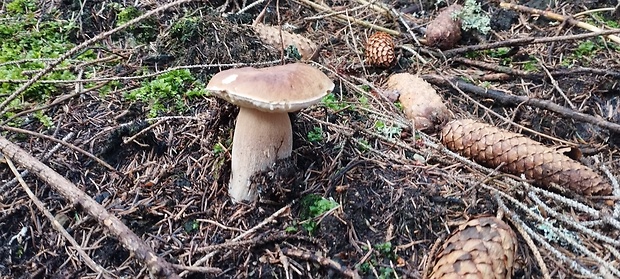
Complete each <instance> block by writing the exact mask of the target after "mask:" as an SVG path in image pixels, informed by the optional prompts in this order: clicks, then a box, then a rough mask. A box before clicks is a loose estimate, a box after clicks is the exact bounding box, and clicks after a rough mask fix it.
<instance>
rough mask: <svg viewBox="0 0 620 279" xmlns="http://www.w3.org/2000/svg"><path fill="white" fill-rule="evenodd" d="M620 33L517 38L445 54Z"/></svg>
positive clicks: (463, 48)
mask: <svg viewBox="0 0 620 279" xmlns="http://www.w3.org/2000/svg"><path fill="white" fill-rule="evenodd" d="M618 33H620V30H617V29H613V30H601V31H595V32H590V33H585V34H577V35H566V36H554V37H526V38H517V39H510V40H504V41H499V42H493V43H487V44H476V45H470V46H465V47H460V48H453V49H450V50H446V51H444V52H443V55H444V56H445V57H452V56H456V55H458V54H461V53H466V52H470V51H478V50H486V49H494V48H500V47H515V46H524V45H532V44H545V43H550V42H560V41H572V40H582V39H588V38H592V37H598V36H604V35H613V34H618Z"/></svg>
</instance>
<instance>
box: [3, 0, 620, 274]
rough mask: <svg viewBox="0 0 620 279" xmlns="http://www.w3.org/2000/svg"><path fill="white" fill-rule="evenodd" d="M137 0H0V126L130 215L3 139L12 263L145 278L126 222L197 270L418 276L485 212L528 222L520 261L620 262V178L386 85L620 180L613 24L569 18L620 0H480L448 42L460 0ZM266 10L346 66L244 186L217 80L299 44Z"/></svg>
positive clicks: (283, 55)
mask: <svg viewBox="0 0 620 279" xmlns="http://www.w3.org/2000/svg"><path fill="white" fill-rule="evenodd" d="M131 2H132V3H129V2H128V1H116V0H114V1H110V0H108V1H49V0H14V1H3V3H2V4H1V5H2V6H0V10H1V14H0V16H1V18H0V20H1V22H2V24H0V38H1V41H0V44H1V45H2V52H1V53H0V80H2V83H1V87H0V102H1V103H0V110H1V111H2V112H1V113H0V121H1V122H2V123H0V129H1V130H2V131H3V133H2V137H4V138H6V139H8V140H9V141H10V142H12V143H13V144H15V145H17V146H19V147H21V148H22V149H24V150H25V151H26V152H27V153H29V154H30V155H32V156H34V157H35V158H36V162H34V161H33V160H30V161H31V162H30V163H33V164H34V163H43V164H45V165H47V166H49V167H50V168H51V169H53V170H54V171H55V172H57V173H58V174H60V175H61V176H63V177H64V178H66V179H67V180H68V181H70V182H71V183H72V184H74V185H76V186H77V189H79V191H80V192H83V193H85V194H86V195H87V196H89V197H91V198H93V199H94V200H95V201H96V202H97V203H98V204H100V205H102V206H103V208H104V210H105V212H107V213H111V214H113V215H115V216H116V217H118V218H119V219H120V220H121V221H122V223H124V224H125V225H126V226H127V228H128V229H129V230H130V231H129V232H127V233H126V234H121V235H120V236H119V235H115V234H114V232H113V231H110V229H109V227H107V225H106V223H105V222H103V221H102V220H100V218H99V217H100V216H102V215H99V216H95V215H93V214H89V210H88V208H85V207H84V206H83V204H79V205H78V204H76V202H75V200H71V199H70V198H68V197H67V196H66V195H65V194H64V192H62V191H58V189H57V187H58V185H55V184H54V183H51V182H50V181H44V178H42V177H40V176H38V175H40V174H41V173H34V174H33V170H32V169H30V171H29V172H24V170H26V169H28V164H19V163H18V162H19V160H17V159H15V158H11V156H9V155H6V158H4V159H3V161H2V164H1V165H0V277H1V278H147V277H148V274H149V271H148V269H147V265H146V264H145V262H144V260H143V259H141V258H140V255H139V253H136V251H134V250H133V249H134V248H135V247H134V248H132V247H130V246H128V245H126V243H125V242H123V241H122V239H124V238H128V235H129V234H132V235H133V234H135V235H137V236H138V237H139V238H140V239H141V241H142V242H141V245H143V246H144V247H149V248H150V249H152V251H154V252H155V254H156V255H157V256H158V257H160V258H161V259H163V260H164V261H166V262H169V263H172V264H174V265H173V267H174V270H175V272H177V273H179V274H180V275H181V277H183V278H342V277H356V276H360V277H361V278H423V277H424V274H425V272H427V270H428V269H432V265H433V263H434V254H433V252H434V251H436V250H437V247H438V246H440V245H441V242H442V241H443V240H445V239H446V238H447V237H448V236H449V235H450V233H452V232H453V231H454V230H455V228H457V227H458V226H459V225H460V224H462V223H464V222H466V221H467V220H470V219H473V218H476V217H478V216H485V215H492V216H499V217H500V218H503V219H504V220H506V222H507V223H508V224H510V225H511V226H512V228H513V229H514V230H515V234H516V235H517V237H518V243H519V244H518V252H517V256H516V260H515V270H514V276H513V278H545V277H546V278H577V277H580V276H584V277H583V278H620V272H619V271H618V270H620V252H619V249H620V241H619V240H618V237H619V235H618V234H619V232H620V228H619V227H618V224H620V221H618V220H619V219H620V205H618V204H617V203H615V202H614V201H617V200H618V198H620V196H619V195H620V189H618V188H617V184H613V185H614V186H616V188H614V192H613V193H614V194H613V195H612V196H607V197H590V196H579V195H576V194H575V193H570V192H562V191H553V192H547V191H545V190H543V189H541V188H538V187H535V186H532V185H531V184H530V183H528V182H531V181H524V180H523V179H521V178H520V177H518V176H514V175H507V174H503V173H501V172H497V171H494V170H492V169H488V168H484V167H482V166H480V165H478V164H476V163H473V162H471V161H470V160H468V159H467V158H463V157H460V156H458V155H456V154H454V153H452V152H450V151H449V150H447V149H445V148H444V147H443V145H442V144H441V142H440V135H439V133H437V132H436V131H416V130H415V129H413V128H412V127H411V122H410V121H409V120H408V119H407V118H406V117H405V114H404V113H403V111H402V108H401V106H399V104H398V102H393V100H392V99H390V96H389V93H390V92H388V91H387V90H385V85H384V84H385V81H386V80H387V78H388V77H389V76H390V75H392V74H394V73H412V74H417V75H420V76H421V77H423V78H424V79H425V80H427V81H428V82H430V83H432V84H433V87H434V88H435V89H436V90H437V92H438V93H439V94H440V95H441V97H442V98H443V99H444V101H445V103H446V105H447V106H448V108H449V109H450V111H451V112H452V114H453V117H454V118H473V119H478V120H480V121H483V122H486V123H489V124H492V125H494V126H496V127H499V128H503V129H507V130H510V131H513V132H517V133H522V134H523V135H526V136H527V137H530V138H532V139H534V140H536V141H539V142H541V143H543V144H545V145H547V146H551V147H554V148H569V149H572V150H580V152H581V154H582V156H581V157H580V158H577V159H578V160H579V161H580V162H581V163H583V164H584V165H587V166H590V167H591V168H593V169H595V170H597V171H598V172H599V173H600V174H601V175H602V176H604V177H605V178H606V179H608V180H610V181H611V182H614V179H613V177H614V176H616V177H617V176H618V175H619V174H620V171H618V170H620V154H619V152H618V150H619V149H618V144H620V141H619V139H620V136H619V135H620V134H619V133H620V130H618V129H617V128H615V127H616V126H614V125H617V124H620V113H619V111H618V109H619V108H620V82H619V81H620V40H618V38H617V37H615V38H616V39H617V40H616V41H614V40H613V38H614V37H613V36H610V37H611V38H608V37H605V36H603V35H601V34H590V35H586V36H582V37H571V36H572V35H578V34H588V33H591V32H592V30H585V29H583V28H582V27H579V26H578V25H577V24H575V21H579V22H582V23H584V22H585V23H589V24H591V25H593V26H597V27H599V28H601V29H604V30H613V29H616V30H618V28H620V23H619V22H620V21H619V19H620V15H619V11H618V8H617V7H616V5H617V4H618V2H617V1H612V0H607V1H604V0H599V1H597V0H576V1H553V0H549V1H547V0H530V1H524V0H519V1H514V2H515V4H518V5H522V7H529V8H531V9H540V10H545V11H548V12H553V13H556V14H559V15H563V16H565V17H567V18H569V20H565V21H561V20H558V19H557V18H556V19H553V18H550V17H546V16H541V15H539V14H536V13H533V12H532V11H531V10H530V11H528V10H526V9H517V8H513V9H510V8H503V7H500V4H499V1H486V0H483V1H478V2H479V3H480V4H481V5H480V9H481V10H480V14H481V15H484V16H488V17H489V18H490V23H489V25H488V26H489V27H490V28H491V29H490V30H489V31H488V32H487V33H486V34H482V33H480V32H478V31H477V30H469V31H465V32H464V33H463V37H462V38H461V40H460V41H459V42H458V44H457V45H456V46H455V47H454V48H453V49H451V50H444V51H443V52H442V51H439V50H438V49H435V48H433V47H429V46H426V45H424V44H421V43H420V40H422V41H424V40H423V39H424V30H425V29H424V27H425V26H427V24H428V23H429V22H430V21H431V20H432V19H433V18H435V17H436V16H437V14H438V13H439V12H440V10H441V9H442V8H444V7H446V6H447V4H446V3H445V1H425V0H421V1H417V0H416V1H406V0H398V1H396V0H379V1H370V2H366V1H363V0H357V1H339V0H334V1H313V0H279V1H273V0H272V1H236V0H230V1H223V0H214V1H179V2H182V3H172V2H165V1H163V0H161V1H160V0H153V1H145V0H139V1H131ZM159 2H161V3H159ZM164 2H165V3H164ZM449 2H450V3H452V1H449ZM170 3H172V4H170ZM254 3H256V5H253V6H250V5H251V4H254ZM317 3H321V4H320V5H318V4H317ZM168 4H169V5H168ZM461 4H463V3H461ZM134 5H135V6H134ZM166 5H168V6H166ZM317 5H318V6H317ZM156 9H159V11H158V12H157V11H156V12H153V14H152V15H150V16H143V15H147V13H149V12H151V11H155V10H156ZM240 11H241V12H240ZM257 18H259V19H260V21H261V22H262V23H264V24H267V25H273V26H282V27H283V28H286V30H288V31H289V32H292V33H297V34H300V35H302V36H304V37H306V38H308V39H310V40H311V41H313V42H315V43H316V44H318V45H320V46H321V48H320V50H319V51H318V54H317V56H316V57H315V59H314V60H313V61H306V63H309V64H310V65H313V66H315V67H316V68H318V69H320V70H322V71H323V72H324V73H325V74H326V75H327V76H329V77H330V78H331V79H332V80H333V81H334V83H335V84H336V86H335V88H334V90H333V92H332V93H330V94H329V95H327V96H326V97H325V98H323V99H322V101H321V102H320V103H318V104H316V105H314V106H311V107H310V108H307V109H304V110H302V111H300V112H297V113H292V114H291V115H290V116H291V120H292V123H293V133H294V136H293V142H294V146H293V155H292V157H291V158H290V159H287V160H283V161H280V162H278V163H277V164H276V165H275V166H274V168H273V169H271V170H269V171H266V172H264V173H262V174H260V175H257V176H256V177H255V180H254V183H255V187H258V189H259V191H260V199H259V201H257V202H255V203H252V204H242V203H237V204H234V203H232V202H231V200H230V198H229V197H228V195H227V186H228V180H229V177H230V165H231V152H230V151H231V148H234V147H232V146H231V143H232V135H233V131H234V126H235V125H234V124H235V118H236V114H237V112H238V108H237V107H235V106H234V105H231V104H229V103H227V102H226V101H223V100H221V99H218V98H216V97H214V96H211V95H210V94H208V92H207V91H206V90H205V89H204V87H205V84H207V83H208V80H209V78H210V77H211V76H212V75H213V74H215V73H217V72H219V71H221V70H225V69H229V68H233V67H241V66H254V67H267V66H274V65H278V64H282V63H292V62H295V59H294V58H293V57H292V56H293V55H289V54H290V53H289V52H284V51H281V50H278V49H276V48H274V47H272V46H269V45H267V44H265V43H263V42H262V41H261V40H260V39H259V38H258V36H257V35H256V33H255V32H254V31H253V30H252V27H251V26H250V24H252V22H253V21H254V20H256V19H257ZM132 20H134V21H135V22H132ZM128 23H129V24H128ZM478 24H480V23H478ZM582 26H583V25H582ZM115 28H116V29H115ZM377 29H382V30H383V31H387V32H390V33H392V38H393V39H394V41H395V45H396V48H395V54H396V56H397V57H396V63H395V64H394V65H393V66H391V67H389V68H376V67H371V66H369V65H368V64H366V63H365V61H364V59H365V58H364V48H365V44H366V40H367V38H368V37H369V36H370V35H372V34H373V33H375V32H376V31H377ZM617 33H620V31H619V32H617ZM520 38H534V40H528V41H523V40H520V41H519V40H518V39H520ZM554 38H555V39H554ZM497 42H503V44H500V45H497V44H495V45H493V44H494V43H497ZM473 46H478V49H474V48H472V47H473ZM59 58H61V59H59ZM455 80H460V81H461V83H459V84H460V85H459V86H455V84H454V83H451V81H455ZM463 84H464V85H463ZM461 85H463V86H461ZM490 93H492V94H490ZM507 96H521V97H527V98H529V99H531V100H541V102H532V101H527V102H523V101H522V100H523V99H519V100H521V101H516V102H515V101H514V99H510V98H509V97H507ZM511 100H513V101H511ZM549 104H555V105H557V106H558V107H561V108H563V109H564V110H563V111H562V112H558V111H553V110H551V109H550V106H549ZM583 115H586V116H592V117H590V118H587V117H586V118H583V117H581V116H583ZM0 146H2V148H3V149H2V152H4V153H5V154H6V153H7V149H6V145H4V144H2V145H0ZM12 160H13V161H15V162H11V161H12ZM12 163H14V164H15V165H16V167H17V169H18V171H19V172H20V173H21V175H20V177H23V181H22V182H20V181H18V180H17V178H16V174H15V172H14V171H12V169H11V165H12ZM609 173H611V174H609ZM35 174H36V175H35ZM25 188H29V189H30V190H31V191H32V192H33V193H34V195H33V196H29V195H28V194H27V192H26V191H25ZM35 197H36V198H35ZM38 201H40V204H39V206H38V205H37V204H38V203H39V202H38ZM41 205H42V206H41ZM41 209H45V210H47V211H48V212H49V213H51V215H50V216H53V219H55V220H56V221H58V222H57V223H56V222H54V223H56V226H55V225H54V224H53V222H51V221H50V218H48V217H47V216H46V215H45V214H44V213H43V211H42V210H41ZM64 232H66V234H65V233H64ZM70 239H74V240H75V244H72V243H71V241H70ZM124 244H125V245H124ZM144 247H142V248H144ZM605 266H607V267H605Z"/></svg>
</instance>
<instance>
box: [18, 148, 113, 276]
mask: <svg viewBox="0 0 620 279" xmlns="http://www.w3.org/2000/svg"><path fill="white" fill-rule="evenodd" d="M6 163H7V164H8V165H9V168H10V169H11V171H12V172H13V174H14V175H15V178H17V180H18V181H19V184H20V185H21V186H22V189H24V191H25V192H26V194H27V195H28V197H29V198H30V199H31V200H32V202H34V204H35V205H36V206H37V208H38V209H39V210H40V211H41V212H42V213H43V215H45V217H47V219H48V220H49V221H50V223H52V226H53V227H54V228H55V229H56V230H57V231H58V232H59V233H60V234H61V235H62V236H63V237H64V238H66V239H67V241H69V243H71V246H73V248H75V250H76V251H77V253H78V254H79V255H80V257H82V259H83V260H84V262H85V263H86V265H87V266H88V267H90V268H91V269H92V270H93V271H96V272H98V273H99V274H101V276H102V277H103V278H112V277H110V275H109V272H108V271H107V270H105V268H103V267H102V266H100V265H98V264H97V263H95V262H94V261H93V259H92V258H91V257H90V256H88V254H86V252H84V249H82V247H81V246H80V244H78V243H77V241H75V239H74V238H73V236H71V235H70V234H69V233H68V232H67V230H65V228H64V227H63V226H62V225H61V224H60V223H59V222H58V220H56V218H54V215H52V213H51V212H49V210H47V208H45V205H44V204H43V202H41V200H39V198H37V196H36V195H35V194H34V193H33V192H32V190H30V187H28V185H27V184H26V181H24V178H23V177H22V175H21V174H20V173H19V171H17V168H15V165H14V164H13V161H11V159H6Z"/></svg>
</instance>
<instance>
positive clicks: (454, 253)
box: [429, 217, 517, 279]
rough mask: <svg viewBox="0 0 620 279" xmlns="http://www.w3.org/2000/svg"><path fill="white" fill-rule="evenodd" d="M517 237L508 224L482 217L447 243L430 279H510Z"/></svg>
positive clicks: (474, 220)
mask: <svg viewBox="0 0 620 279" xmlns="http://www.w3.org/2000/svg"><path fill="white" fill-rule="evenodd" d="M516 253H517V237H516V235H515V234H514V232H513V231H512V229H511V228H510V226H508V225H507V224H506V223H504V222H503V221H502V220H500V219H497V218H495V217H481V218H478V219H473V220H470V221H469V222H467V223H465V224H463V225H461V226H460V227H459V228H458V229H457V230H456V231H455V232H454V233H453V234H452V235H451V236H450V238H448V240H446V242H444V244H443V246H442V248H441V249H440V250H439V253H438V255H437V257H436V259H437V260H436V262H435V266H433V271H432V273H431V275H430V277H429V278H430V279H440V278H442V279H458V278H472V279H509V278H511V277H512V272H513V269H514V261H515V257H516Z"/></svg>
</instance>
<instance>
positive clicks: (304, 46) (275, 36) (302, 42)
mask: <svg viewBox="0 0 620 279" xmlns="http://www.w3.org/2000/svg"><path fill="white" fill-rule="evenodd" d="M253 28H254V31H255V32H256V34H257V35H258V37H259V38H260V39H261V40H262V41H263V42H265V43H266V44H268V45H271V46H273V47H275V48H276V49H282V46H284V48H286V47H288V46H291V45H292V46H295V47H296V48H297V51H299V54H300V55H301V59H302V60H312V59H314V57H315V56H316V54H317V50H318V49H319V47H318V46H317V44H315V43H314V42H313V41H311V40H310V39H308V38H306V37H304V36H302V35H299V34H293V33H290V32H287V31H284V30H282V33H281V34H280V29H279V28H278V27H275V26H269V25H264V24H256V25H255V26H253ZM280 35H282V37H280ZM282 41H284V43H282Z"/></svg>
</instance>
